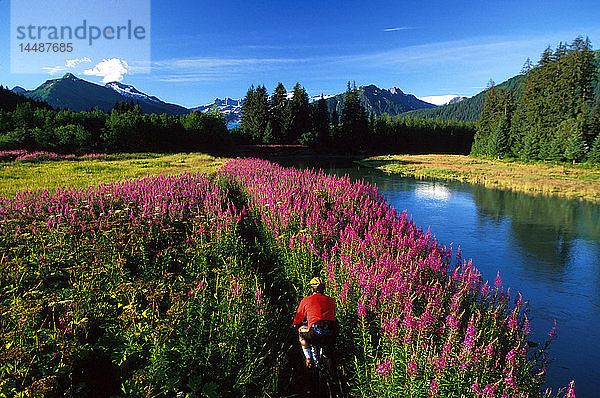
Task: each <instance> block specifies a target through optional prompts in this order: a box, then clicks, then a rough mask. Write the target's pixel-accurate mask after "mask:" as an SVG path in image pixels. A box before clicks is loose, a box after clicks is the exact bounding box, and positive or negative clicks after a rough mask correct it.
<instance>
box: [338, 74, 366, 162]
mask: <svg viewBox="0 0 600 398" xmlns="http://www.w3.org/2000/svg"><path fill="white" fill-rule="evenodd" d="M342 132H343V136H344V138H345V140H346V142H344V143H343V145H345V149H346V150H348V151H350V152H357V151H361V150H364V149H365V148H366V144H367V140H368V134H369V120H368V118H367V112H366V110H365V108H364V107H363V106H362V104H361V103H360V99H359V97H358V90H357V88H356V83H355V84H354V86H353V88H350V82H348V89H347V90H346V94H345V95H344V104H343V106H342Z"/></svg>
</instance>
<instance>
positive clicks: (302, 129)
mask: <svg viewBox="0 0 600 398" xmlns="http://www.w3.org/2000/svg"><path fill="white" fill-rule="evenodd" d="M293 93H294V94H293V96H292V99H291V100H289V101H288V103H287V105H288V111H287V122H286V125H287V136H286V137H285V140H284V142H286V143H288V144H293V143H296V142H298V140H299V139H300V137H301V136H302V135H303V134H305V133H306V132H308V131H309V130H310V110H309V106H308V94H307V93H306V91H305V90H304V87H301V86H300V83H296V85H295V86H294V92H293Z"/></svg>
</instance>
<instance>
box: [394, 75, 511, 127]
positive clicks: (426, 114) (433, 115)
mask: <svg viewBox="0 0 600 398" xmlns="http://www.w3.org/2000/svg"><path fill="white" fill-rule="evenodd" d="M521 77H522V76H521V75H518V76H515V77H511V78H510V79H508V80H507V81H505V82H503V83H501V84H498V85H497V87H503V88H504V89H506V90H508V91H511V92H512V93H517V90H518V88H519V82H520V81H521ZM485 92H486V90H484V91H482V92H480V93H479V94H477V95H475V96H473V97H471V98H467V99H465V100H462V101H460V102H456V103H453V104H448V105H443V106H439V107H437V108H433V109H419V110H414V111H410V112H406V113H404V114H403V116H413V117H418V118H424V119H438V118H439V119H444V120H451V119H456V120H459V121H461V122H475V121H477V119H479V114H480V113H481V109H483V101H484V99H485Z"/></svg>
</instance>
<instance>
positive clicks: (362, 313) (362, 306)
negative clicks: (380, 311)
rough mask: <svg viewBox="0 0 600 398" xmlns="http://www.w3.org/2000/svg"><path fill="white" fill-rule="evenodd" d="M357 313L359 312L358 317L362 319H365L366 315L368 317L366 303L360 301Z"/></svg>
mask: <svg viewBox="0 0 600 398" xmlns="http://www.w3.org/2000/svg"><path fill="white" fill-rule="evenodd" d="M357 312H358V316H359V317H361V318H364V317H365V315H367V311H366V310H365V303H364V301H360V302H359V303H358V308H357Z"/></svg>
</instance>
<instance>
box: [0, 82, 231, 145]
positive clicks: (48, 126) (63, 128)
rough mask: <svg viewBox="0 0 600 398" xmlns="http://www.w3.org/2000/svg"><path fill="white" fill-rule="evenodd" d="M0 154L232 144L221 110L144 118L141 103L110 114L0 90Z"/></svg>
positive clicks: (122, 106) (117, 108)
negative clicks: (55, 106)
mask: <svg viewBox="0 0 600 398" xmlns="http://www.w3.org/2000/svg"><path fill="white" fill-rule="evenodd" d="M0 101H1V102H0V150H8V149H29V150H44V151H53V152H59V153H89V152H177V151H205V152H222V151H225V150H228V148H229V146H230V145H231V137H230V134H229V132H228V130H227V123H226V121H225V118H224V117H223V115H222V114H221V113H219V112H218V111H215V110H213V111H211V112H209V113H202V112H200V111H194V112H192V113H190V114H187V115H181V116H170V115H167V114H160V115H157V114H144V113H143V112H142V110H141V108H140V106H139V105H137V104H133V103H127V102H121V103H117V104H115V107H114V108H113V110H112V111H111V112H110V113H105V112H103V111H100V110H98V109H94V110H91V111H87V112H71V111H68V110H55V109H53V108H51V107H50V106H48V105H47V104H45V103H41V104H39V103H36V102H34V101H30V100H27V99H26V98H25V97H22V96H20V95H17V94H15V93H12V92H10V91H8V90H6V89H0Z"/></svg>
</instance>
